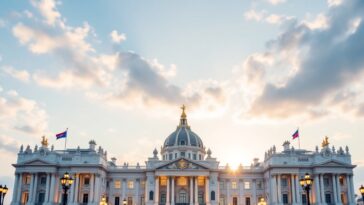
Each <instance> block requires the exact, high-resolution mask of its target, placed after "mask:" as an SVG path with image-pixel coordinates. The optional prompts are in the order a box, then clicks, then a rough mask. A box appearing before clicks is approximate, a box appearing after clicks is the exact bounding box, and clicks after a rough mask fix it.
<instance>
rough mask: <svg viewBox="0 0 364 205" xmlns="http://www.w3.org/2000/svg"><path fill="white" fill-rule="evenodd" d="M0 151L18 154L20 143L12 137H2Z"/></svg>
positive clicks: (0, 137) (0, 138)
mask: <svg viewBox="0 0 364 205" xmlns="http://www.w3.org/2000/svg"><path fill="white" fill-rule="evenodd" d="M0 142H1V143H0V150H3V151H5V152H8V153H12V154H16V153H18V151H19V147H20V143H19V142H18V141H17V140H15V139H14V138H12V137H10V136H5V135H0Z"/></svg>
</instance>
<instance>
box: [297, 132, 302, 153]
mask: <svg viewBox="0 0 364 205" xmlns="http://www.w3.org/2000/svg"><path fill="white" fill-rule="evenodd" d="M299 129H300V128H297V130H298V132H299ZM300 138H301V136H298V149H301V139H300Z"/></svg>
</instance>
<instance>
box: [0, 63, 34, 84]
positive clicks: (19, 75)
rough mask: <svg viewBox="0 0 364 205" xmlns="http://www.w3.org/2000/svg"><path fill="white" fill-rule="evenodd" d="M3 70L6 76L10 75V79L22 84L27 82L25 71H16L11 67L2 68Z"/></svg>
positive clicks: (27, 77)
mask: <svg viewBox="0 0 364 205" xmlns="http://www.w3.org/2000/svg"><path fill="white" fill-rule="evenodd" d="M3 70H4V72H5V73H7V74H8V75H10V76H11V77H13V78H15V79H18V80H20V81H23V82H28V81H29V76H30V75H29V72H28V71H26V70H16V69H14V68H13V67H11V66H4V67H3Z"/></svg>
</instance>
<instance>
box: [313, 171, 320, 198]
mask: <svg viewBox="0 0 364 205" xmlns="http://www.w3.org/2000/svg"><path fill="white" fill-rule="evenodd" d="M313 184H314V185H315V198H316V204H321V201H322V199H321V195H320V180H319V176H318V174H315V177H314V180H313Z"/></svg>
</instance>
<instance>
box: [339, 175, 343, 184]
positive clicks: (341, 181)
mask: <svg viewBox="0 0 364 205" xmlns="http://www.w3.org/2000/svg"><path fill="white" fill-rule="evenodd" d="M339 182H340V186H344V177H343V176H339Z"/></svg>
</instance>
